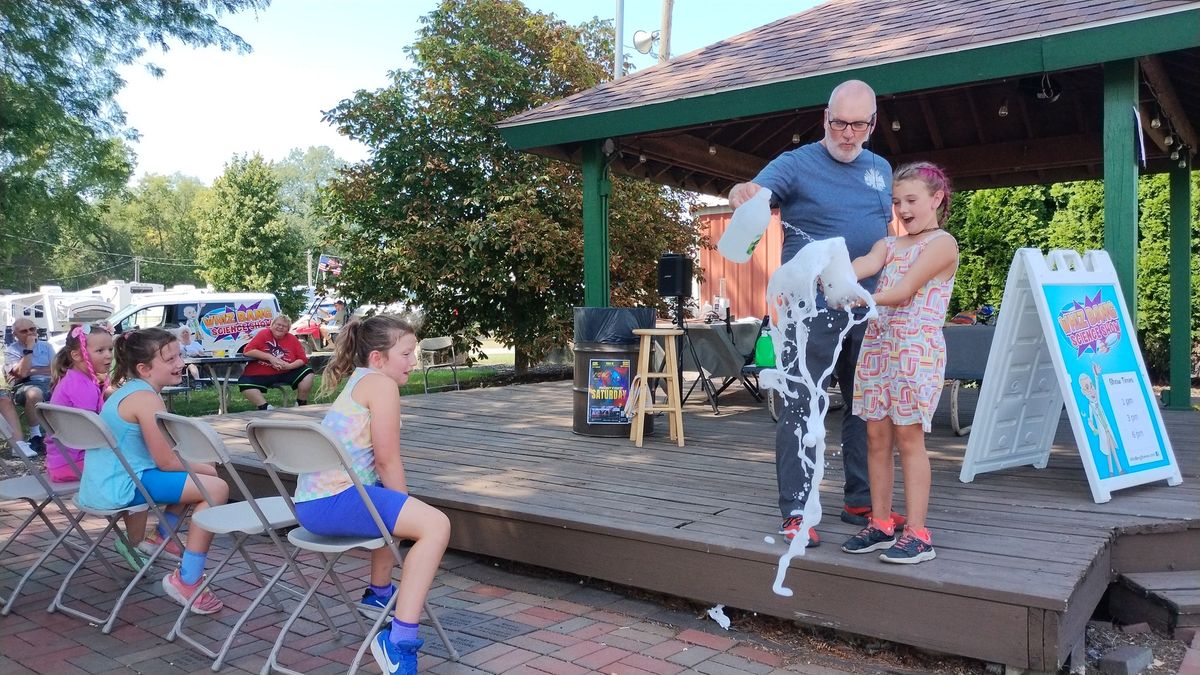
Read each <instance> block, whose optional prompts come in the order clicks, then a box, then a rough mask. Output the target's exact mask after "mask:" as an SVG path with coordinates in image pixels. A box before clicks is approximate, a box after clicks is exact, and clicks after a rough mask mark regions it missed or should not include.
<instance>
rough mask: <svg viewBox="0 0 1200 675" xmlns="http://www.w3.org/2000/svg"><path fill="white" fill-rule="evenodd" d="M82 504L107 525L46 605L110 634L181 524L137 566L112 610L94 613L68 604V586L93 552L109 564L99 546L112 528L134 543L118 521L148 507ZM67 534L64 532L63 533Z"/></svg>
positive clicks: (47, 609) (177, 524) (84, 509)
mask: <svg viewBox="0 0 1200 675" xmlns="http://www.w3.org/2000/svg"><path fill="white" fill-rule="evenodd" d="M76 506H77V507H79V505H78V503H76ZM79 508H81V509H82V510H83V511H84V512H85V513H87V514H89V515H96V516H102V517H103V518H105V520H107V521H108V522H107V524H106V525H105V527H104V530H103V531H102V532H101V533H100V535H99V536H97V537H96V540H95V541H94V542H92V545H91V546H90V547H88V549H87V551H85V552H84V554H83V555H82V556H80V558H79V560H77V561H75V565H74V566H73V567H72V568H71V570H70V571H69V572H67V575H66V576H65V577H63V580H62V583H61V584H59V587H58V592H57V593H55V595H54V599H53V600H51V601H50V606H49V607H47V608H46V611H47V612H50V613H51V614H53V613H54V612H58V611H61V612H63V613H64V614H68V615H70V616H74V617H76V618H79V619H83V620H84V621H88V622H89V623H94V624H99V625H100V632H102V633H104V634H106V635H107V634H108V633H111V632H112V629H113V625H114V624H115V623H116V621H117V616H118V615H119V614H120V612H121V608H122V607H124V605H125V601H126V600H127V599H128V598H129V594H130V593H132V592H133V589H134V588H135V587H137V585H138V583H139V582H140V581H141V580H142V578H143V577H145V576H146V573H147V572H149V571H150V569H151V568H152V567H153V566H154V563H155V562H157V561H158V557H159V554H161V553H162V552H163V549H165V548H166V546H167V542H168V541H170V540H171V539H172V538H174V537H175V532H176V529H178V527H179V523H176V525H175V527H174V528H172V529H171V531H170V533H169V536H167V537H164V538H163V543H161V544H159V546H158V548H156V549H155V550H154V552H153V553H152V554H151V555H150V556H148V557H147V558H146V560H145V562H144V563H143V565H142V567H141V569H139V570H137V572H136V573H135V574H134V575H133V579H131V580H130V581H129V583H128V584H126V585H125V588H124V589H123V590H122V591H121V594H120V595H119V596H118V597H117V600H116V602H115V603H114V604H113V607H112V609H111V610H109V613H108V614H107V615H106V616H95V615H92V614H89V613H87V612H85V611H83V610H81V609H79V608H77V607H71V606H69V605H67V604H66V602H65V600H64V598H65V597H66V594H67V588H68V587H69V586H70V585H71V580H72V579H74V578H75V575H76V574H78V573H79V571H80V570H81V569H82V568H83V566H84V564H85V563H86V562H87V560H88V558H91V557H92V555H93V554H95V555H99V556H100V559H101V560H102V561H104V564H105V565H108V562H107V560H105V558H104V554H103V553H101V552H100V551H99V548H100V545H101V544H103V543H104V541H105V540H106V539H107V538H108V533H109V532H112V531H113V530H116V532H117V536H118V537H120V538H121V540H122V541H123V542H124V543H125V545H126V546H130V547H132V545H131V544H130V543H129V540H128V539H127V538H126V537H125V533H124V532H122V531H121V529H120V528H119V527H118V526H117V523H118V522H119V521H120V520H121V519H122V518H124V517H125V515H126V514H128V513H136V512H138V511H142V510H146V507H145V506H144V505H142V506H140V507H134V510H132V511H131V510H130V509H128V508H125V509H116V510H109V511H104V510H99V509H90V508H83V507H79ZM185 515H186V514H185ZM180 522H182V518H181V519H180ZM64 536H65V533H64ZM109 569H112V568H111V566H109Z"/></svg>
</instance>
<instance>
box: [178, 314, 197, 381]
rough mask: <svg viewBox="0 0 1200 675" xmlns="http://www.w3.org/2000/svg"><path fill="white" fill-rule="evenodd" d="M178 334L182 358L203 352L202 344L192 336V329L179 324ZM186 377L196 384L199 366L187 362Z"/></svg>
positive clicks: (195, 355)
mask: <svg viewBox="0 0 1200 675" xmlns="http://www.w3.org/2000/svg"><path fill="white" fill-rule="evenodd" d="M177 334H178V335H179V353H180V355H181V356H183V358H185V359H190V358H195V357H197V356H201V355H203V354H204V345H202V344H200V341H199V340H195V339H193V338H192V329H191V328H188V327H187V326H180V327H179V330H178V331H177ZM187 372H188V377H189V378H190V379H191V382H192V386H193V387H196V386H198V382H197V381H198V380H199V379H200V367H199V366H197V365H196V364H194V363H189V364H187Z"/></svg>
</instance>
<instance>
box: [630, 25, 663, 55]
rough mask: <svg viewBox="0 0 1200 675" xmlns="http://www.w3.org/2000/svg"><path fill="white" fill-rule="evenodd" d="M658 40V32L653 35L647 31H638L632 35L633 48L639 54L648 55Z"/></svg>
mask: <svg viewBox="0 0 1200 675" xmlns="http://www.w3.org/2000/svg"><path fill="white" fill-rule="evenodd" d="M656 40H658V31H654V32H653V33H651V32H649V31H644V30H639V31H634V33H633V48H634V49H636V50H637V51H638V53H641V54H649V53H650V50H651V49H653V48H654V42H655V41H656Z"/></svg>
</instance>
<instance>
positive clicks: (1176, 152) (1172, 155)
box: [1171, 150, 1179, 160]
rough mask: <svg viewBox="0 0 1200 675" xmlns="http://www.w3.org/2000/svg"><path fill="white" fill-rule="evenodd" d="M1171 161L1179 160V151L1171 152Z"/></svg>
mask: <svg viewBox="0 0 1200 675" xmlns="http://www.w3.org/2000/svg"><path fill="white" fill-rule="evenodd" d="M1171 159H1173V160H1175V159H1179V151H1178V150H1172V151H1171Z"/></svg>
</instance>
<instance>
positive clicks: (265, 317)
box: [184, 301, 275, 349]
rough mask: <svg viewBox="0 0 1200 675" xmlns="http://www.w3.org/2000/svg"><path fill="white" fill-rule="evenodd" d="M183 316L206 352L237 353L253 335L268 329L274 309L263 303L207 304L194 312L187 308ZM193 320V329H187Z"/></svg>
mask: <svg viewBox="0 0 1200 675" xmlns="http://www.w3.org/2000/svg"><path fill="white" fill-rule="evenodd" d="M184 316H186V317H187V319H188V324H189V326H188V327H189V328H191V329H192V332H193V333H194V334H195V335H196V336H197V337H198V338H199V339H200V342H201V343H202V344H203V345H205V348H210V347H214V348H216V349H236V348H237V347H239V346H241V344H244V343H245V342H247V341H249V340H250V337H251V336H252V335H254V334H255V333H256V332H258V331H259V330H261V329H263V328H266V327H268V326H270V325H271V319H272V318H274V316H275V308H274V307H273V306H272V305H271V304H270V303H267V302H264V301H259V302H255V303H252V304H249V305H242V304H238V305H236V306H235V305H229V304H217V303H210V304H201V305H197V306H196V308H195V310H192V308H191V307H188V308H186V309H185V310H184ZM193 316H194V317H195V318H194V319H193ZM193 320H194V321H195V325H194V326H193V325H190V324H192V321H193ZM231 343H232V344H231Z"/></svg>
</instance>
